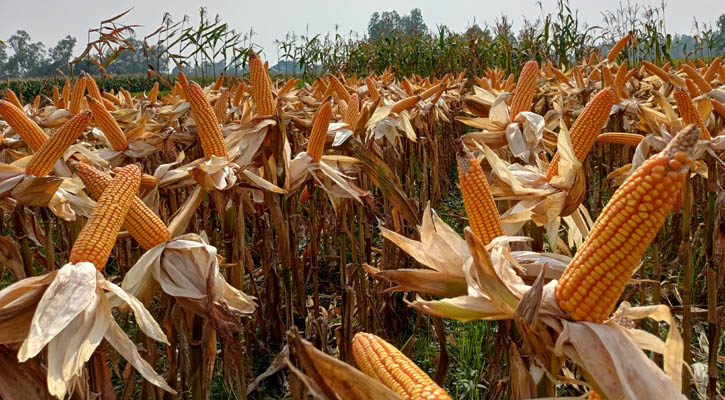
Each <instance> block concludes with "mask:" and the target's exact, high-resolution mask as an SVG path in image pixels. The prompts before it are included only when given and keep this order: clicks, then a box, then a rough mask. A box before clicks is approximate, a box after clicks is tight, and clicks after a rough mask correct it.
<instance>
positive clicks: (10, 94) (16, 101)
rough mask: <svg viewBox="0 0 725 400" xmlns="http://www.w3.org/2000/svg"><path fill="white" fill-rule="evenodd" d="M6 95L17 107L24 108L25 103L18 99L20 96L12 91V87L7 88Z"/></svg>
mask: <svg viewBox="0 0 725 400" xmlns="http://www.w3.org/2000/svg"><path fill="white" fill-rule="evenodd" d="M5 96H7V97H8V101H9V102H11V103H12V104H13V105H14V106H15V107H17V108H19V109H21V110H22V109H23V103H22V102H20V99H18V96H17V95H16V94H15V92H13V91H12V89H5Z"/></svg>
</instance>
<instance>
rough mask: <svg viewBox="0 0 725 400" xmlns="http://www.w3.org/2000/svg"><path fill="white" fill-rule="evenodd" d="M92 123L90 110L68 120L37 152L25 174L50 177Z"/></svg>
mask: <svg viewBox="0 0 725 400" xmlns="http://www.w3.org/2000/svg"><path fill="white" fill-rule="evenodd" d="M90 121H91V112H90V111H88V110H86V111H81V112H80V113H78V114H77V115H76V116H74V117H73V118H71V119H70V120H68V122H66V123H65V124H63V126H61V127H60V128H58V130H57V131H56V132H55V133H54V134H53V136H51V137H50V139H48V140H46V141H45V143H43V145H42V146H40V148H39V149H38V151H36V152H35V154H34V155H33V158H32V159H31V160H30V162H29V163H28V165H27V166H26V167H25V173H26V174H28V175H35V176H46V175H48V173H50V171H52V170H53V165H54V164H55V162H56V161H57V160H58V158H60V156H62V155H63V153H64V152H65V151H66V149H68V147H70V145H71V144H73V143H74V142H75V141H76V139H78V136H80V134H81V133H82V132H83V130H84V129H85V128H86V126H88V123H89V122H90Z"/></svg>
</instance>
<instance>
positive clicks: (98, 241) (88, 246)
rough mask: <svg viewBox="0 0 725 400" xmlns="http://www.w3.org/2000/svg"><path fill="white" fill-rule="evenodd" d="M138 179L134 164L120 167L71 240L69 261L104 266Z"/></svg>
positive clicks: (136, 188) (137, 170)
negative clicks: (74, 238)
mask: <svg viewBox="0 0 725 400" xmlns="http://www.w3.org/2000/svg"><path fill="white" fill-rule="evenodd" d="M140 182H141V171H140V170H139V169H138V167H137V166H135V165H127V166H125V167H123V168H122V169H121V173H119V174H118V175H117V176H116V178H115V179H114V180H113V181H111V183H110V184H109V185H108V190H104V192H103V195H101V197H100V198H99V199H98V203H96V207H95V208H94V209H93V213H92V214H91V217H90V218H88V223H86V225H85V226H84V227H83V229H82V230H81V233H79V234H78V238H77V239H76V241H75V243H73V249H72V250H71V252H70V256H69V257H68V260H69V261H70V262H72V263H79V262H81V261H86V262H90V263H93V265H95V266H96V269H98V270H99V271H100V270H102V269H103V268H104V267H105V266H106V261H108V257H109V256H110V255H111V250H113V246H114V244H115V243H116V236H118V231H119V230H121V224H123V220H124V219H125V218H126V214H127V213H128V210H129V208H130V207H131V201H132V200H133V198H134V196H135V194H136V192H138V186H139V183H140Z"/></svg>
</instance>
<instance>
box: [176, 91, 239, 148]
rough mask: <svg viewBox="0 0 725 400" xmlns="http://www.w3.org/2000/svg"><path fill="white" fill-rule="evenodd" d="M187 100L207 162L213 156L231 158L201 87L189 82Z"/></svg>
mask: <svg viewBox="0 0 725 400" xmlns="http://www.w3.org/2000/svg"><path fill="white" fill-rule="evenodd" d="M182 86H183V84H182ZM186 99H187V100H188V101H189V104H191V112H192V114H194V121H196V130H197V132H198V134H199V140H200V141H201V148H202V149H203V150H204V157H205V158H206V159H207V160H208V159H210V158H211V156H217V157H226V158H229V155H228V154H227V148H226V146H225V145H224V136H223V135H222V130H221V128H220V127H219V122H218V121H217V117H216V115H215V114H214V110H213V109H212V108H211V104H209V100H207V98H206V94H204V90H202V88H201V86H199V85H198V84H197V83H196V82H193V81H192V82H189V84H188V88H187V89H186Z"/></svg>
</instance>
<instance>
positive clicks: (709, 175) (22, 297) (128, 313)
mask: <svg viewBox="0 0 725 400" xmlns="http://www.w3.org/2000/svg"><path fill="white" fill-rule="evenodd" d="M550 22H551V21H550ZM552 23H553V22H552ZM636 40H637V36H636V33H635V32H631V33H627V34H625V35H623V36H622V37H621V38H617V41H616V42H614V43H613V45H612V46H611V47H610V49H609V50H608V51H606V52H604V53H602V51H600V50H599V49H597V48H596V47H594V46H589V44H587V43H584V42H581V44H582V45H581V47H580V48H578V49H577V52H576V53H575V55H574V56H573V57H569V56H566V57H564V55H565V53H562V54H563V55H562V56H561V57H560V56H558V55H557V54H544V53H536V57H532V54H526V53H523V52H516V53H515V55H513V53H511V54H509V55H508V56H507V55H506V54H505V53H504V52H503V50H501V49H493V48H491V49H486V51H492V52H495V53H496V54H499V55H501V56H502V57H504V58H502V60H503V61H502V62H501V63H496V64H495V65H496V66H494V64H491V65H478V66H476V67H475V68H472V69H470V70H469V69H466V68H460V65H461V61H460V60H459V59H458V58H456V59H451V60H452V61H451V65H450V66H446V65H444V64H441V63H439V62H438V61H436V62H434V63H432V62H431V63H429V64H422V65H428V66H429V67H430V68H428V67H425V68H422V67H419V66H414V65H413V64H414V63H417V62H418V61H415V62H413V61H411V63H409V64H405V63H403V62H401V60H400V59H395V58H391V59H384V58H380V59H375V62H380V63H381V64H379V66H383V64H382V63H384V64H388V65H385V66H384V67H383V68H377V67H370V66H363V65H362V64H350V68H339V69H333V70H332V73H328V74H324V75H320V76H304V77H289V78H284V79H279V78H278V77H276V78H275V79H273V77H272V76H270V74H269V72H268V64H267V65H266V63H265V60H264V59H262V57H261V56H260V55H259V54H257V53H256V52H255V51H254V50H249V51H248V52H246V53H245V57H246V59H247V62H248V65H249V74H248V75H246V76H232V75H224V74H220V75H218V77H216V80H215V81H211V83H209V84H208V85H200V84H199V83H198V82H196V81H195V80H194V77H193V76H191V74H190V75H189V76H187V75H185V74H184V72H183V68H182V71H180V72H179V73H178V75H177V76H176V77H174V78H175V79H168V77H164V76H163V75H162V74H158V73H152V72H150V73H149V74H150V75H153V76H154V79H155V80H154V82H155V83H154V84H153V86H152V87H151V88H150V89H149V90H147V91H143V92H141V93H138V94H133V93H131V91H130V90H129V89H128V88H124V87H122V86H121V87H120V88H118V89H117V90H116V89H105V88H103V87H101V88H100V89H99V85H98V83H97V82H96V79H95V78H94V77H93V76H91V75H88V74H85V73H81V74H80V75H79V76H78V77H76V78H73V77H69V78H68V79H66V80H64V81H62V82H58V84H57V85H54V86H52V87H49V88H48V95H47V96H46V95H37V96H36V97H35V98H34V99H32V100H31V101H28V102H26V101H21V100H20V98H19V97H18V96H16V95H15V93H14V92H13V91H12V90H11V89H8V90H6V92H5V99H3V100H0V117H1V119H0V135H2V146H1V147H0V177H1V179H0V210H1V212H2V214H1V216H2V218H1V222H2V225H1V226H0V227H1V228H0V229H1V230H2V231H1V233H0V249H1V250H2V251H0V279H1V280H0V360H2V365H3V367H4V368H2V369H1V370H0V398H2V399H36V398H37V399H47V398H59V399H62V398H72V399H91V398H102V399H194V400H196V399H210V398H251V399H262V398H291V399H307V398H322V399H399V398H404V399H450V398H487V399H499V398H511V399H529V398H555V397H562V398H567V397H569V398H592V399H597V398H604V399H623V398H626V399H647V398H652V399H655V398H656V399H670V398H702V399H705V398H708V399H716V398H722V395H723V391H724V390H725V336H724V335H723V326H725V300H724V299H725V289H723V286H724V280H725V219H724V217H723V210H725V191H724V190H723V170H724V169H725V168H724V167H725V163H724V162H723V154H724V153H725V130H724V129H725V104H724V103H725V69H724V68H723V64H722V62H721V58H719V57H716V58H712V57H705V58H695V57H693V58H692V59H691V60H690V59H688V60H682V61H679V62H674V61H673V62H670V61H665V59H664V58H660V59H659V60H653V62H648V61H642V62H640V60H639V59H631V58H630V56H631V55H632V54H634V52H633V51H632V49H633V48H635V47H636V46H637V45H636ZM481 51H483V50H481ZM395 54H402V53H395ZM566 54H568V53H566ZM451 55H452V56H453V55H455V53H451ZM379 56H380V57H382V53H379ZM347 59H350V58H349V57H348V58H347ZM360 60H362V58H360ZM353 61H354V60H353ZM424 61H425V60H422V61H421V62H424ZM428 61H430V60H428ZM351 62H352V61H351ZM453 64H455V65H453ZM376 65H377V64H376ZM406 65H408V66H409V67H410V68H408V67H406ZM426 68H427V69H426ZM299 78H304V79H299ZM456 199H459V200H461V201H460V202H459V203H462V204H459V205H458V206H451V204H452V203H455V200H456ZM452 321H458V322H452ZM481 321H483V322H481ZM454 323H455V324H458V323H460V324H464V325H466V324H468V325H471V326H477V327H481V326H483V327H485V332H486V333H485V335H484V336H479V337H476V338H475V341H477V344H476V343H474V345H475V346H478V347H476V348H479V349H480V348H481V347H486V348H489V350H488V351H487V352H486V354H484V353H480V354H479V353H475V352H474V354H473V356H474V357H475V358H480V359H481V360H480V363H481V365H484V366H485V368H483V370H482V371H478V372H474V374H473V377H472V378H471V379H472V381H473V386H472V387H473V389H472V390H471V391H467V392H466V394H465V395H463V394H461V392H459V389H460V386H459V385H458V384H459V383H460V379H459V378H460V376H462V375H461V374H459V373H458V371H457V370H456V368H457V364H456V363H455V360H454V358H453V357H452V354H453V352H454V351H460V346H462V345H463V344H462V342H461V341H459V340H457V339H456V336H455V335H453V333H452V327H453V326H459V325H452V324H454ZM474 324H479V325H474ZM480 324H485V325H480ZM477 329H478V328H477ZM417 341H420V342H421V343H424V344H425V347H426V352H427V353H433V355H432V356H430V357H429V358H430V359H429V360H428V363H427V364H428V365H427V366H422V364H421V363H420V361H419V359H418V358H419V356H420V355H421V354H422V352H420V351H414V349H415V348H417V349H420V347H421V346H420V345H418V346H416V342H417ZM484 341H487V342H484ZM475 346H474V347H475Z"/></svg>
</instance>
